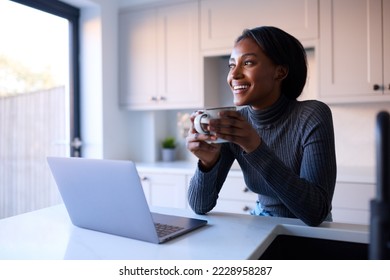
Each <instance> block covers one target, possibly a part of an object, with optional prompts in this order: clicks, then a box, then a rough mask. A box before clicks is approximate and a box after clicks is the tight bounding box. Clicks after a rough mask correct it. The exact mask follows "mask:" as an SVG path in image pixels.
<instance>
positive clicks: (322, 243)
mask: <svg viewBox="0 0 390 280" xmlns="http://www.w3.org/2000/svg"><path fill="white" fill-rule="evenodd" d="M259 259H260V260H367V259H368V244H364V243H356V242H349V241H338V240H329V239H321V238H311V237H302V236H293V235H285V234H280V235H277V236H276V237H275V239H274V240H273V241H272V242H271V244H270V245H269V246H268V247H267V249H266V250H265V251H264V253H263V254H262V255H261V256H260V258H259Z"/></svg>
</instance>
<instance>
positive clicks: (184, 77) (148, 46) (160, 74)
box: [119, 2, 203, 110]
mask: <svg viewBox="0 0 390 280" xmlns="http://www.w3.org/2000/svg"><path fill="white" fill-rule="evenodd" d="M198 15H199V5H198V2H189V3H181V4H177V5H170V6H167V7H158V8H149V9H145V10H137V11H129V12H124V13H121V14H120V15H119V69H120V71H119V72H120V73H119V75H120V76H119V86H120V106H121V107H122V108H127V109H132V110H144V109H145V110H151V109H153V110H156V109H177V108H196V107H202V105H203V103H202V102H203V95H202V92H201V91H200V88H201V86H200V76H201V68H200V61H201V59H200V48H199V17H198Z"/></svg>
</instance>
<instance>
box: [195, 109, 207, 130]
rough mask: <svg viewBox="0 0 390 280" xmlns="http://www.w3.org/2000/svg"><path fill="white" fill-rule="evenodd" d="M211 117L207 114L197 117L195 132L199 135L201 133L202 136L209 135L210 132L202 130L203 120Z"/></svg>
mask: <svg viewBox="0 0 390 280" xmlns="http://www.w3.org/2000/svg"><path fill="white" fill-rule="evenodd" d="M208 117H209V115H208V114H206V113H203V114H200V115H197V116H196V117H195V119H194V127H195V130H196V131H197V132H198V133H201V134H209V132H208V131H205V130H203V128H202V119H203V118H208Z"/></svg>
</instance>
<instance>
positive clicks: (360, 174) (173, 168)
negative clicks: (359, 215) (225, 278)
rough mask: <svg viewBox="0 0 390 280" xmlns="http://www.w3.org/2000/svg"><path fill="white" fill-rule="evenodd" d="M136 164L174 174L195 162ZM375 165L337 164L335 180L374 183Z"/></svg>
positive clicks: (235, 167)
mask: <svg viewBox="0 0 390 280" xmlns="http://www.w3.org/2000/svg"><path fill="white" fill-rule="evenodd" d="M136 166H137V168H138V170H139V171H140V172H161V171H164V172H167V173H176V174H189V175H192V174H193V173H194V172H195V168H196V166H197V162H191V161H173V162H153V163H143V162H138V163H136ZM230 172H231V173H237V174H239V173H241V170H240V166H239V165H238V163H237V162H234V163H233V166H232V169H231V171H230ZM375 176H376V174H375V167H372V166H358V167H354V166H338V167H337V181H338V182H351V183H362V184H366V183H367V184H375V182H376V177H375Z"/></svg>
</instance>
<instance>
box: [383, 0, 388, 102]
mask: <svg viewBox="0 0 390 280" xmlns="http://www.w3.org/2000/svg"><path fill="white" fill-rule="evenodd" d="M382 15H383V50H384V51H383V55H384V58H383V63H384V65H383V69H384V71H383V84H384V93H385V94H388V95H390V0H384V1H383V12H382Z"/></svg>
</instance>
